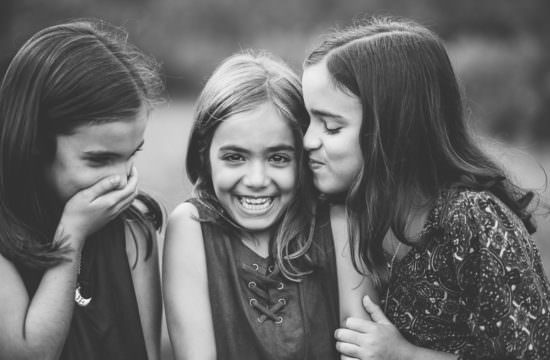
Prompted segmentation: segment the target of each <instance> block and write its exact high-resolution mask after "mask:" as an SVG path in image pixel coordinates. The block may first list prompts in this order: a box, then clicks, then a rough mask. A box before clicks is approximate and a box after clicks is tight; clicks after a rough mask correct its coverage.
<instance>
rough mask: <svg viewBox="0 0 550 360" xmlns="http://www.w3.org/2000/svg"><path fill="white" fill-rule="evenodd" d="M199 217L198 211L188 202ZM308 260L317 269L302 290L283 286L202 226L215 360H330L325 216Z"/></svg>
mask: <svg viewBox="0 0 550 360" xmlns="http://www.w3.org/2000/svg"><path fill="white" fill-rule="evenodd" d="M193 204H194V205H195V206H196V207H197V209H198V211H199V216H201V217H202V216H203V215H204V211H205V210H204V209H203V207H202V206H201V205H200V203H198V202H193ZM319 212H320V214H319V218H318V221H317V226H316V229H315V234H314V236H315V238H314V241H315V244H314V246H313V249H312V251H311V254H310V255H311V256H312V258H313V259H314V261H315V263H316V264H317V265H318V267H316V268H315V270H314V272H313V274H311V275H309V276H307V277H305V278H304V279H303V280H302V281H301V282H293V281H289V280H287V279H285V278H284V277H283V276H281V274H280V273H279V272H278V271H276V270H274V266H273V261H272V259H271V258H262V257H260V256H259V255H258V254H256V253H255V252H254V251H252V250H250V249H249V248H248V247H246V246H245V245H244V244H243V243H242V242H241V241H240V240H239V239H232V238H230V237H229V236H227V235H226V234H224V232H223V231H222V229H220V228H219V227H217V226H214V225H212V224H209V223H202V232H203V238H204V245H205V255H206V262H207V270H208V287H209V294H210V302H211V308H212V320H213V324H214V334H215V341H216V351H217V354H218V358H219V359H228V360H229V359H239V360H241V359H244V360H248V359H250V360H254V359H262V360H264V359H265V360H270V359H273V360H275V359H277V360H291V359H300V360H302V359H311V360H314V359H315V360H328V359H331V360H334V359H337V358H338V356H337V354H336V350H335V342H334V338H333V333H334V331H335V329H336V328H337V326H338V285H337V280H336V264H335V257H334V246H333V240H332V231H331V228H330V221H329V216H328V208H324V209H322V210H320V211H319Z"/></svg>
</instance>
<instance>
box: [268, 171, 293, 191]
mask: <svg viewBox="0 0 550 360" xmlns="http://www.w3.org/2000/svg"><path fill="white" fill-rule="evenodd" d="M296 177H297V173H296V169H295V168H288V169H283V170H280V171H279V172H277V173H276V174H274V175H273V180H275V182H276V183H277V186H278V187H279V189H281V191H283V192H285V193H293V192H294V190H295V188H296Z"/></svg>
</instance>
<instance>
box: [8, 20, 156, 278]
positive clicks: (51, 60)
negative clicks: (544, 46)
mask: <svg viewBox="0 0 550 360" xmlns="http://www.w3.org/2000/svg"><path fill="white" fill-rule="evenodd" d="M126 39H127V35H126V34H125V33H124V32H123V31H122V30H120V29H117V28H114V27H111V26H109V25H107V24H105V23H100V22H92V21H75V22H69V23H65V24H61V25H56V26H52V27H48V28H46V29H44V30H42V31H39V32H38V33H36V34H35V35H33V36H32V37H31V38H30V39H29V40H28V41H27V42H26V43H25V44H24V45H23V46H22V47H21V49H20V50H19V51H18V52H17V54H16V55H15V57H14V58H13V59H12V61H11V63H10V64H9V67H8V69H7V71H6V73H5V75H4V77H3V80H2V83H1V85H0V253H2V254H3V255H4V256H6V257H7V258H8V259H10V260H11V261H13V262H14V263H16V264H20V265H24V266H29V267H33V268H48V267H50V266H53V265H55V264H57V263H59V262H60V261H61V260H62V259H63V255H64V254H65V253H66V251H67V248H66V247H64V246H63V247H61V246H60V245H59V244H52V239H53V235H54V231H55V228H56V226H57V222H58V221H59V216H60V215H61V211H62V206H63V204H59V199H55V198H54V197H53V196H52V195H51V191H50V189H48V188H47V186H46V185H45V183H46V181H45V177H44V167H45V166H46V165H47V164H49V163H50V162H51V161H52V160H53V158H54V156H55V153H56V136H57V135H60V134H70V133H71V131H73V130H74V129H75V128H76V127H78V126H82V125H87V124H98V123H104V122H111V121H120V120H124V119H132V118H134V117H135V116H136V115H137V113H138V111H139V110H140V109H141V108H142V107H143V106H147V107H149V106H152V105H153V104H154V103H155V102H156V101H157V99H160V96H159V95H160V91H161V89H162V82H161V81H160V78H159V77H158V72H157V65H156V63H154V61H152V60H151V59H149V58H147V57H146V56H145V55H143V54H142V53H141V52H139V51H138V50H137V49H136V48H135V47H133V46H131V45H130V44H128V42H127V41H126ZM142 198H143V201H144V202H145V203H147V204H151V201H150V199H148V198H147V196H142ZM153 208H154V209H158V208H157V207H155V206H153ZM127 216H129V217H132V218H135V217H136V216H138V217H139V215H137V212H136V211H135V209H129V210H128V211H127ZM142 220H143V219H142ZM148 252H150V246H149V249H148Z"/></svg>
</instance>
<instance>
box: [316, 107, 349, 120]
mask: <svg viewBox="0 0 550 360" xmlns="http://www.w3.org/2000/svg"><path fill="white" fill-rule="evenodd" d="M310 112H311V115H314V116H318V117H330V118H333V119H335V120H345V118H344V117H343V116H342V115H338V114H334V113H331V112H330V111H326V110H319V109H311V111H310Z"/></svg>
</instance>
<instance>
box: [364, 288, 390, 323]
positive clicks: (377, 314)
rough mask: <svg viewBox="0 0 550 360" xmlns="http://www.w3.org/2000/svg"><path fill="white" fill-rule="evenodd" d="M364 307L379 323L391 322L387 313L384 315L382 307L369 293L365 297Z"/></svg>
mask: <svg viewBox="0 0 550 360" xmlns="http://www.w3.org/2000/svg"><path fill="white" fill-rule="evenodd" d="M363 307H364V308H365V311H366V312H367V313H368V314H369V315H370V317H371V318H372V320H373V321H374V322H376V323H378V324H391V323H390V321H389V320H388V318H387V317H386V315H384V312H383V311H382V309H380V307H379V306H378V305H376V304H375V303H374V302H373V301H372V300H371V298H370V297H369V296H368V295H366V296H365V297H363Z"/></svg>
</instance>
